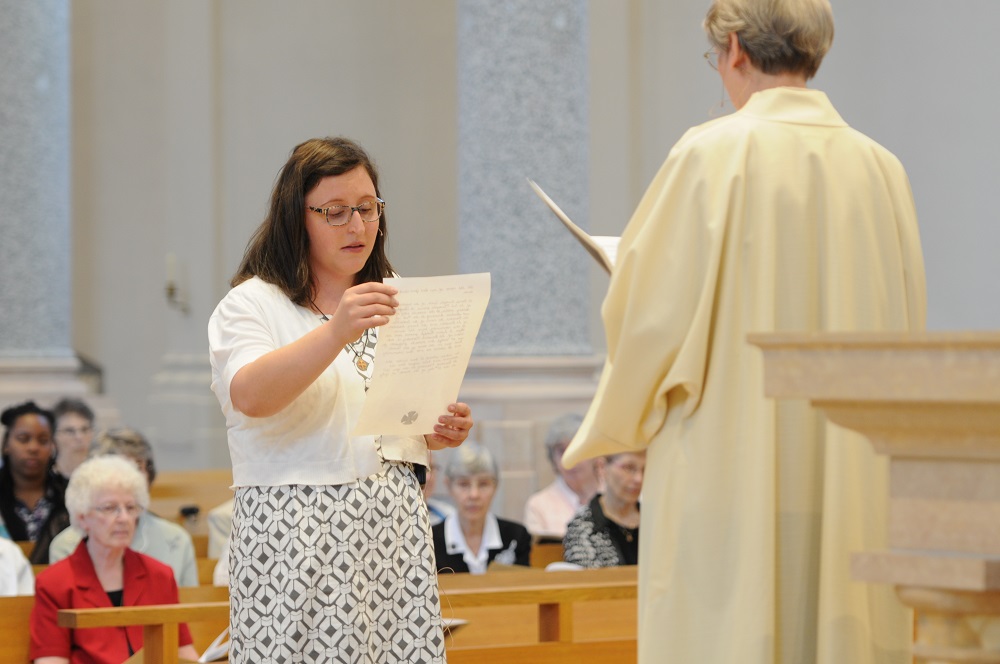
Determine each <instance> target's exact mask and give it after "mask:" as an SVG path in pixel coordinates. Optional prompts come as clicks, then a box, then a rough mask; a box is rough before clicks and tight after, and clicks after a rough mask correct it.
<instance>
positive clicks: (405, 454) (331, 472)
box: [208, 277, 428, 487]
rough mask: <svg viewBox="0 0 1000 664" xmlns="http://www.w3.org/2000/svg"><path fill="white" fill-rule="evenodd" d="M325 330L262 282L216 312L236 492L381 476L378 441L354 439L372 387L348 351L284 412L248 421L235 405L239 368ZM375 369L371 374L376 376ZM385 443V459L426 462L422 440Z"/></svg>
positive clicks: (213, 334)
mask: <svg viewBox="0 0 1000 664" xmlns="http://www.w3.org/2000/svg"><path fill="white" fill-rule="evenodd" d="M322 324H323V322H322V321H321V320H320V318H319V317H318V316H317V315H316V314H315V313H313V312H312V311H310V310H309V309H307V308H305V307H300V306H298V305H296V304H295V303H293V302H292V301H291V300H289V299H288V297H286V296H285V294H284V293H283V292H282V291H281V289H280V288H278V287H277V286H274V285H273V284H269V283H266V282H264V281H262V280H261V279H258V278H257V277H253V278H252V279H248V280H247V281H244V282H243V283H241V284H240V285H238V286H236V287H235V288H233V289H232V290H230V291H229V293H228V294H227V295H226V296H225V297H224V298H223V299H222V301H221V302H220V303H219V305H218V306H217V307H216V309H215V312H214V313H213V314H212V317H211V319H210V320H209V323H208V341H209V352H210V359H211V364H212V391H213V392H215V396H216V397H217V398H218V400H219V403H220V404H221V406H222V412H223V414H224V415H225V416H226V426H227V427H228V438H229V454H230V457H231V459H232V463H233V485H234V486H236V487H241V486H280V485H286V484H311V485H324V484H344V483H347V482H353V481H354V480H358V479H363V478H365V477H369V476H371V475H374V474H375V473H377V472H378V471H379V468H380V462H379V458H378V451H377V449H376V439H375V437H374V436H351V435H350V432H351V430H352V429H353V428H354V425H355V423H356V422H357V419H358V416H359V414H360V412H361V406H362V404H363V403H364V398H365V389H364V378H363V377H362V376H361V375H360V374H359V373H358V369H357V368H356V367H355V365H354V362H353V360H354V357H353V356H352V355H351V354H350V353H349V352H348V351H347V350H342V351H341V352H340V354H339V355H338V356H337V358H336V359H335V360H334V361H333V363H332V364H330V366H329V367H327V368H326V370H325V371H323V373H322V374H320V376H319V378H317V379H316V381H315V382H313V384H312V385H310V386H309V387H308V388H306V390H305V391H304V392H303V393H302V394H300V395H299V396H298V397H297V398H296V399H295V400H294V401H293V402H292V403H291V404H289V405H288V406H286V407H285V408H284V409H283V410H281V411H280V412H278V413H276V414H274V415H271V416H269V417H259V418H258V417H248V416H246V415H244V414H243V413H241V412H239V411H238V410H236V409H235V408H234V407H233V402H232V399H231V398H230V394H229V387H230V384H231V383H232V380H233V377H234V376H235V375H236V373H237V372H238V371H239V370H240V369H242V368H243V367H245V366H246V365H248V364H250V363H251V362H253V361H254V360H256V359H258V358H260V357H262V356H264V355H266V354H267V353H269V352H271V351H273V350H276V349H278V348H281V347H283V346H286V345H288V344H290V343H292V342H293V341H296V340H298V339H299V338H301V337H302V336H303V335H305V334H306V333H308V332H310V331H311V330H313V329H315V328H316V327H317V326H319V325H322ZM373 368H374V367H373V366H371V365H370V366H368V367H366V372H365V373H366V374H367V375H369V376H370V375H371V371H372V369H373ZM380 439H381V452H382V456H383V458H385V459H387V460H396V461H408V462H412V463H420V464H425V465H426V464H427V462H428V452H427V444H426V442H425V441H424V439H423V437H422V436H415V437H398V436H381V437H380Z"/></svg>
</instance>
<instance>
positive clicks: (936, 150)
mask: <svg viewBox="0 0 1000 664" xmlns="http://www.w3.org/2000/svg"><path fill="white" fill-rule="evenodd" d="M521 4H522V5H523V7H524V9H523V10H524V11H530V6H531V3H530V2H525V3H521ZM707 4H708V3H707V2H705V3H664V2H661V1H659V0H627V1H623V2H617V1H616V2H611V1H610V0H590V1H589V2H587V3H586V7H587V11H588V12H589V25H590V28H589V30H590V57H589V61H588V67H589V80H590V85H591V92H590V98H589V103H590V105H591V109H590V114H589V118H590V120H589V122H590V127H591V136H590V138H589V141H590V144H589V146H588V148H589V150H588V152H589V155H590V165H589V172H590V176H589V178H590V201H589V205H590V209H589V210H588V216H589V218H590V220H591V222H590V223H591V225H590V231H591V232H592V233H594V234H598V235H617V234H620V232H621V230H622V228H623V227H624V225H625V223H626V222H627V219H628V215H629V214H630V213H631V210H632V209H633V208H634V206H635V204H636V203H637V201H638V199H639V197H640V196H641V194H642V192H643V190H644V188H645V186H646V184H647V183H648V182H649V181H650V179H651V178H652V176H653V174H654V173H655V171H656V169H657V168H658V167H659V165H660V164H661V163H662V161H663V159H664V158H665V156H666V154H667V151H668V150H669V148H670V146H671V145H672V144H673V143H674V142H675V141H676V140H677V139H678V138H679V137H680V136H681V134H682V133H683V131H684V130H685V129H686V128H688V127H690V126H692V125H694V124H698V123H700V122H703V121H705V120H707V119H709V118H710V117H712V116H713V115H714V114H717V113H718V112H719V110H718V109H717V108H716V107H718V106H719V102H720V99H721V96H722V90H721V86H720V84H719V81H718V77H717V75H716V74H715V73H714V72H712V71H710V70H709V69H708V67H707V66H706V64H705V62H704V60H703V59H702V57H701V54H702V53H703V52H704V51H705V49H706V48H707V44H706V41H705V38H704V36H703V35H702V33H701V31H700V21H701V17H702V15H703V13H704V10H705V8H706V7H707ZM514 5H517V6H521V5H518V3H514ZM456 6H457V0H446V1H441V2H433V3H378V2H360V1H358V2H353V1H351V2H337V3H330V2H326V1H324V0H300V1H298V2H295V3H273V2H270V1H269V0H241V1H236V0H219V1H216V2H204V3H202V2H176V3H175V2H150V3H133V2H129V1H128V0H73V2H72V4H71V10H72V19H71V36H72V39H71V44H72V51H71V57H72V62H71V68H72V69H71V72H72V97H71V99H72V108H71V117H72V127H71V129H72V133H71V135H72V192H71V205H72V210H73V212H72V218H71V225H72V233H73V245H72V251H73V265H72V283H73V291H72V292H73V295H72V298H73V337H72V339H73V345H74V347H75V349H76V350H77V351H78V352H79V353H81V354H82V355H83V356H85V357H86V358H88V359H90V360H92V361H94V362H96V363H97V364H98V365H100V366H101V367H102V368H103V370H104V386H105V390H106V391H107V392H108V394H109V396H110V397H112V398H113V399H114V400H115V401H116V403H117V404H118V406H119V408H120V410H121V412H122V419H123V420H124V421H126V422H128V423H130V424H133V425H134V426H136V427H138V428H140V429H144V430H146V431H147V432H152V434H153V436H152V437H153V439H154V440H156V432H157V431H158V430H160V431H163V430H164V427H167V426H169V425H168V424H167V423H164V422H162V417H161V416H160V415H158V411H159V410H160V409H161V408H162V406H163V404H164V400H163V399H160V400H157V399H155V398H151V393H152V392H154V391H155V390H156V389H157V388H156V386H157V384H159V383H161V382H162V381H164V380H166V381H170V380H175V379H176V382H177V383H178V384H180V383H183V382H184V381H191V380H194V381H198V380H202V381H204V380H205V371H206V367H207V350H206V348H205V346H206V343H205V327H206V322H207V319H208V316H209V315H210V313H211V311H212V309H213V308H214V306H215V303H216V302H217V301H218V300H219V299H220V298H221V296H222V295H223V294H224V292H225V290H226V288H227V281H228V278H229V276H230V275H231V274H232V272H233V270H234V269H235V267H236V265H237V263H238V261H239V258H240V256H241V254H242V251H243V248H244V246H245V244H246V241H247V239H248V238H249V236H250V233H251V232H252V230H253V229H254V228H255V227H256V226H257V224H258V223H259V222H260V220H261V218H262V216H263V214H264V210H265V206H266V203H267V198H268V195H269V192H270V188H271V185H272V183H273V181H274V177H275V175H276V173H277V171H278V169H279V168H280V166H281V164H282V163H283V162H284V160H285V159H286V157H287V155H288V152H289V150H290V149H291V148H292V146H294V145H295V144H296V143H298V142H299V141H301V140H304V139H306V138H308V137H311V136H316V135H326V134H344V135H348V136H352V137H354V138H356V139H358V140H359V141H360V142H361V143H362V144H363V145H365V146H366V147H367V148H368V149H369V150H370V151H371V153H372V154H373V155H374V156H375V158H376V160H377V161H378V163H379V165H380V167H381V170H382V185H383V189H384V191H385V194H386V198H387V200H389V206H388V208H387V212H388V214H389V222H390V224H391V241H390V245H389V248H390V252H391V256H392V258H393V261H394V263H395V266H396V268H397V270H398V271H399V272H400V273H401V274H403V275H409V276H423V275H433V274H447V273H449V272H454V271H455V270H456V266H457V264H458V257H457V251H458V246H457V240H456V228H457V223H458V220H457V219H456V216H457V203H456V199H457V182H458V173H457V165H456V154H457V141H458V137H457V128H456V126H457V118H458V116H459V113H460V112H461V109H459V108H458V104H457V99H458V94H457V91H456V69H457V68H456V35H457V31H458V28H459V26H458V25H457V22H456V15H457V12H456ZM834 12H835V16H836V19H837V36H836V39H835V43H834V47H833V50H832V51H831V54H830V56H829V57H828V58H827V61H826V62H825V63H824V66H823V68H822V69H821V72H820V74H819V76H818V77H817V79H816V81H815V85H816V87H819V88H822V89H824V90H826V91H827V93H828V94H829V95H830V97H831V99H832V101H833V102H834V104H835V105H836V106H837V107H838V109H839V110H840V112H841V114H842V115H843V116H844V118H845V119H846V120H847V121H848V122H849V123H850V124H852V125H853V126H855V127H856V128H858V129H859V130H861V131H863V132H865V133H867V134H869V135H871V136H873V137H874V138H876V140H878V141H879V142H881V143H883V144H884V145H886V147H888V148H889V149H890V150H892V151H893V152H895V153H896V154H897V155H898V156H899V157H900V159H901V160H902V161H903V163H904V165H905V166H906V167H907V170H908V172H909V174H910V177H911V182H912V185H913V189H914V196H915V199H916V204H917V211H918V215H919V218H920V224H921V232H922V236H923V241H924V250H925V254H926V260H927V277H928V290H929V301H930V307H929V309H930V320H929V324H930V327H931V328H933V329H989V328H996V327H1000V309H998V308H997V307H996V306H995V304H994V303H996V302H998V301H1000V292H998V290H1000V285H998V284H1000V275H998V274H997V272H998V271H1000V261H996V260H995V258H994V257H993V254H994V253H995V250H994V249H993V247H994V246H996V245H997V244H998V243H1000V226H998V225H997V224H995V223H993V221H994V219H993V218H994V216H995V213H994V212H993V211H992V210H991V209H990V206H989V203H988V200H989V193H990V192H991V190H992V189H993V187H994V186H995V185H994V181H995V180H996V168H995V166H994V164H993V157H994V155H995V154H997V152H998V148H1000V132H996V131H995V130H994V129H993V127H992V120H991V117H992V115H993V113H992V111H993V109H994V108H995V107H996V104H995V96H996V95H997V94H998V93H997V91H996V86H994V85H992V84H991V83H992V78H993V77H991V76H990V75H989V74H988V71H989V66H988V59H987V58H986V53H987V51H986V49H987V48H988V44H989V43H990V40H989V39H988V38H987V34H986V31H987V30H988V29H989V26H992V25H995V24H996V23H997V20H996V19H1000V5H997V4H996V3H995V2H992V0H963V2H961V3H938V4H933V3H932V4H927V3H920V4H918V5H914V4H913V3H910V2H906V1H905V0H886V1H885V2H880V3H875V4H872V3H870V2H865V1H864V0H841V1H837V2H834ZM928 35H932V36H933V39H931V38H930V37H928ZM918 37H919V38H918ZM984 72H987V73H986V74H985V75H984ZM726 110H727V111H728V110H731V108H730V107H727V109H726ZM524 195H525V196H530V195H531V194H530V192H529V190H528V189H527V188H525V190H524ZM566 207H567V211H569V212H570V213H571V214H572V207H573V203H572V202H567V206H566ZM538 223H554V222H553V221H552V220H551V219H547V218H545V219H539V220H538ZM168 256H173V259H172V264H171V265H169V266H168V263H171V260H170V259H168ZM588 261H589V259H588V258H587V257H586V256H585V255H584V254H583V253H582V252H581V275H584V274H586V275H587V278H588V279H589V280H590V284H591V293H592V298H591V299H592V305H591V309H592V313H591V317H590V320H589V321H587V323H588V324H589V325H590V326H591V329H592V336H593V339H594V346H595V348H597V349H600V348H602V347H603V337H602V334H601V328H600V318H599V309H600V302H601V294H602V293H603V290H604V289H605V288H606V284H607V277H606V276H604V275H603V274H600V273H599V272H598V271H597V270H596V269H593V268H592V266H590V265H589V264H588ZM168 271H173V272H174V274H175V277H176V280H177V282H178V285H179V286H180V287H181V297H182V299H183V300H184V304H185V305H186V306H187V308H188V310H187V312H184V311H181V310H179V309H178V308H176V307H171V306H169V305H168V303H167V302H166V298H165V295H164V288H165V283H166V277H167V272H168ZM208 399H209V400H211V399H214V397H211V395H208ZM219 417H221V416H219ZM174 419H176V418H174ZM198 426H199V427H201V428H202V429H203V430H204V437H205V438H206V439H209V438H212V437H213V436H215V435H216V434H217V433H218V431H219V429H218V427H219V426H220V423H219V422H218V421H199V423H198ZM219 445H220V446H221V447H220V449H219V450H218V454H213V455H210V456H209V457H206V458H205V459H204V460H203V461H201V462H200V463H207V464H213V465H214V464H216V463H217V462H219V461H220V460H221V461H222V462H224V461H225V458H226V457H225V451H224V449H222V448H224V442H220V443H219ZM169 465H170V464H169V463H168V464H165V467H169Z"/></svg>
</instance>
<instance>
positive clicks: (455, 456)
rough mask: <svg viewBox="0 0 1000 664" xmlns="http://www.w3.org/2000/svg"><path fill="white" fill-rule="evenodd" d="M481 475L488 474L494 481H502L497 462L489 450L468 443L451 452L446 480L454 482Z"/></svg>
mask: <svg viewBox="0 0 1000 664" xmlns="http://www.w3.org/2000/svg"><path fill="white" fill-rule="evenodd" d="M479 473H487V474H488V475H490V476H492V477H493V479H494V480H497V481H499V480H500V473H499V470H498V468H497V461H496V459H494V458H493V455H492V454H490V451H489V450H488V449H486V448H485V447H483V446H482V445H479V444H478V443H470V442H466V443H464V444H463V445H462V446H461V447H456V448H455V449H453V450H452V451H451V454H450V455H449V457H448V465H447V466H445V468H444V475H445V477H446V478H448V479H449V480H453V479H456V478H459V477H469V476H470V475H478V474H479Z"/></svg>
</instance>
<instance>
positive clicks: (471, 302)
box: [352, 272, 490, 436]
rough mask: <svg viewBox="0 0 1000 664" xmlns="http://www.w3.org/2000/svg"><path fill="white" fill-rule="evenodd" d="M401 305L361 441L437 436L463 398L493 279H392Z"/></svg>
mask: <svg viewBox="0 0 1000 664" xmlns="http://www.w3.org/2000/svg"><path fill="white" fill-rule="evenodd" d="M385 283H387V284H389V285H391V286H395V287H396V288H398V289H399V293H398V294H397V295H396V300H398V301H399V306H398V307H397V308H396V314H395V315H394V316H391V317H390V319H389V322H388V324H386V325H383V326H382V327H380V328H379V329H378V343H377V345H376V348H375V368H374V370H373V372H372V379H371V384H370V385H369V388H368V393H367V394H366V395H365V405H364V406H363V407H362V409H361V415H360V417H359V418H358V423H357V425H356V426H355V427H354V431H353V432H352V433H353V434H354V435H356V436H361V435H368V434H371V435H379V434H387V435H401V436H416V435H422V434H427V433H434V425H435V424H437V420H438V417H440V416H441V415H444V414H445V413H446V412H447V409H448V405H449V404H452V403H455V400H456V399H458V391H459V388H460V387H461V385H462V379H463V378H464V377H465V370H466V368H468V366H469V358H470V357H471V356H472V347H473V345H475V343H476V335H477V334H478V333H479V326H480V324H481V323H482V322H483V314H485V313H486V305H487V303H488V302H489V300H490V275H489V273H488V272H485V273H481V274H458V275H451V276H445V277H410V278H393V279H386V280H385Z"/></svg>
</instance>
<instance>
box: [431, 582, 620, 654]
mask: <svg viewBox="0 0 1000 664" xmlns="http://www.w3.org/2000/svg"><path fill="white" fill-rule="evenodd" d="M439 585H440V588H441V605H442V614H443V615H444V616H445V617H446V618H463V619H468V620H469V624H468V625H466V626H463V627H461V628H459V629H458V630H456V631H455V633H454V634H452V635H449V636H448V661H449V663H450V664H467V663H468V664H473V663H474V664H499V663H501V662H511V661H530V662H563V661H587V662H594V663H595V664H605V663H606V664H617V663H618V662H626V661H635V658H636V620H635V611H636V609H635V598H636V592H637V589H636V568H635V567H621V568H614V569H600V570H581V571H577V572H543V571H540V570H535V569H526V570H524V571H511V572H497V573H488V574H484V575H468V574H451V575H441V576H440V577H439Z"/></svg>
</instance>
